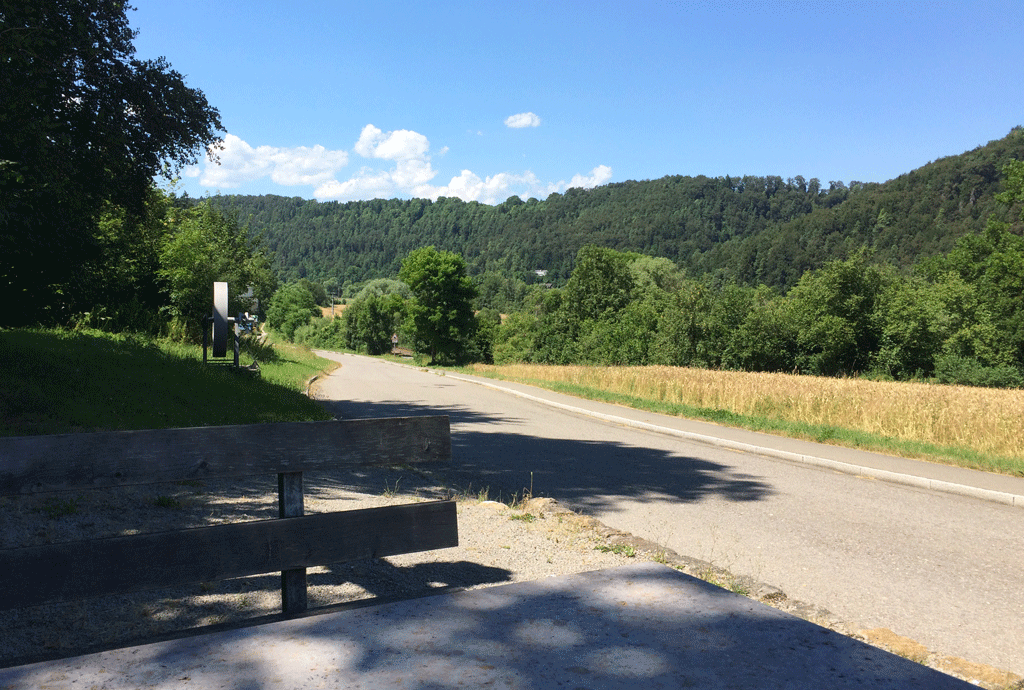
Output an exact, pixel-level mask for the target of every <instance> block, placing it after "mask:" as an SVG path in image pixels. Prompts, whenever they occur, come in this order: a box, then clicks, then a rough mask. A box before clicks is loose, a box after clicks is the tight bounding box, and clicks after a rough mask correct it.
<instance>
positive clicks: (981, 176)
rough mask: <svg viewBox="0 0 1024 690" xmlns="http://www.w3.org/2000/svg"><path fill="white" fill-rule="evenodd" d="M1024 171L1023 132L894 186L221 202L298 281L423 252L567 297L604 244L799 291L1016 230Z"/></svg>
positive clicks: (392, 268)
mask: <svg viewBox="0 0 1024 690" xmlns="http://www.w3.org/2000/svg"><path fill="white" fill-rule="evenodd" d="M1012 159H1024V129H1022V128H1021V127H1016V128H1014V129H1013V130H1012V131H1011V132H1010V133H1009V134H1008V135H1007V136H1006V137H1004V138H1003V139H998V140H995V141H992V142H989V144H987V145H986V146H981V147H978V148H976V149H974V150H973V151H969V152H967V153H964V154H961V155H958V156H950V157H947V158H942V159H939V160H937V161H934V162H932V163H929V164H927V165H924V166H922V167H920V168H918V169H916V170H914V171H912V172H909V173H906V174H904V175H901V176H900V177H898V178H896V179H894V180H890V181H889V182H885V183H881V184H879V183H868V184H864V183H860V182H850V183H845V184H844V183H843V182H829V183H827V184H822V183H821V182H820V181H819V180H817V179H810V180H806V179H804V178H803V177H800V176H797V177H796V178H790V179H782V178H781V177H777V176H768V177H755V176H744V177H728V176H727V177H718V178H709V177H704V176H698V177H683V176H672V177H664V178H661V179H657V180H650V181H640V182H637V181H629V182H621V183H615V184H609V185H604V186H601V187H596V188H593V189H588V190H585V189H570V190H568V191H566V192H565V193H564V194H557V193H556V194H552V195H551V196H549V197H548V198H547V199H544V200H537V199H530V200H528V201H525V202H524V201H522V200H520V199H519V198H518V197H512V198H510V199H508V200H507V201H505V202H504V203H502V204H498V205H496V206H489V205H486V204H481V203H477V202H464V201H461V200H460V199H456V198H443V197H442V198H440V199H438V200H437V201H434V202H431V201H429V200H425V199H411V200H401V199H392V200H389V201H383V200H374V201H359V202H349V203H338V202H326V203H320V202H316V201H309V200H305V199H300V198H286V197H280V196H220V197H215V198H214V199H212V201H213V203H214V204H215V205H217V206H220V207H223V208H227V209H232V210H234V211H237V212H238V213H239V214H240V216H241V218H242V219H245V218H249V219H251V223H252V227H253V229H254V230H257V231H261V232H262V233H263V234H264V238H265V241H266V245H267V247H268V248H269V249H271V250H272V251H273V252H274V253H275V255H276V261H277V265H278V268H279V270H280V273H281V276H282V278H284V279H285V280H292V279H296V278H300V277H306V278H309V279H312V280H317V281H321V280H325V279H328V278H332V277H333V278H336V279H337V280H338V282H339V283H342V284H343V283H346V282H347V283H356V282H360V281H363V280H366V279H370V278H378V277H391V276H394V275H397V273H398V269H399V265H400V262H401V260H402V258H403V257H405V256H406V255H407V254H408V253H409V252H410V251H412V250H413V249H416V248H419V247H423V246H426V245H434V246H435V247H437V248H438V249H443V250H449V251H454V252H457V253H459V254H461V255H462V256H463V257H465V259H466V262H467V264H468V266H469V270H470V273H471V274H478V273H483V272H485V271H496V272H499V273H503V274H505V275H508V276H515V277H519V278H524V279H528V278H531V277H532V276H533V273H532V272H533V271H534V270H535V269H546V270H547V271H548V277H547V278H545V280H546V281H551V282H554V283H561V282H563V281H564V280H566V279H567V278H568V276H569V274H570V272H571V271H572V267H573V266H572V264H573V260H574V258H575V256H576V253H577V251H578V250H579V249H580V247H581V246H583V245H586V244H596V245H600V246H603V247H609V248H612V249H616V250H619V251H635V252H640V253H643V254H649V255H652V256H664V257H668V258H669V259H671V260H673V261H675V262H676V263H678V264H679V265H680V266H681V267H683V268H685V269H686V271H687V273H688V274H689V275H691V276H701V275H712V276H716V277H718V278H721V279H725V280H729V279H736V280H738V281H740V282H742V283H747V284H759V283H763V284H766V285H771V286H776V287H780V288H788V287H791V286H792V285H794V284H795V283H796V281H797V280H798V279H799V277H800V275H802V274H803V272H804V271H806V270H807V269H811V268H816V267H819V266H821V265H822V264H823V263H824V262H826V261H828V260H830V259H836V258H839V259H842V258H846V257H847V256H848V255H849V254H850V253H852V252H854V251H856V250H858V249H859V248H861V247H864V246H866V247H868V248H869V250H871V251H872V252H873V256H874V258H875V260H877V261H884V262H888V263H892V264H895V265H897V266H902V267H906V266H909V265H912V264H914V263H916V262H917V261H918V260H919V259H921V258H924V257H927V256H932V255H935V254H940V253H945V252H946V251H948V250H949V249H950V248H952V246H953V244H954V242H955V241H956V239H957V238H958V237H960V236H961V235H963V234H965V233H967V232H971V231H976V230H979V229H981V228H982V227H984V224H985V221H986V219H987V218H988V217H989V216H990V215H991V214H993V213H994V214H997V216H998V217H999V218H1001V219H1004V220H1009V219H1010V218H1011V215H1010V214H1009V212H1008V209H1006V208H1005V205H1000V204H998V203H997V202H995V200H994V198H993V196H994V194H996V193H997V192H998V191H999V190H1000V188H1001V184H1000V177H1001V171H1002V168H1003V166H1004V165H1005V164H1006V163H1007V162H1008V161H1010V160H1012ZM1012 217H1013V218H1015V217H1016V215H1014V216H1012Z"/></svg>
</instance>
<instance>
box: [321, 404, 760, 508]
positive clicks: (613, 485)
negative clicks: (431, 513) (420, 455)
mask: <svg viewBox="0 0 1024 690" xmlns="http://www.w3.org/2000/svg"><path fill="white" fill-rule="evenodd" d="M322 404H324V405H325V407H326V408H327V409H328V411H330V412H331V413H332V414H334V415H335V416H337V417H339V418H341V419H357V418H364V419H368V418H375V417H410V416H418V415H448V416H449V418H450V419H451V424H452V458H453V460H452V465H451V467H450V468H447V469H445V470H444V471H443V473H442V474H443V476H444V481H445V483H446V484H447V485H448V486H449V487H452V488H455V489H457V490H462V491H468V492H470V493H475V492H478V491H482V490H487V492H488V495H489V497H490V498H496V499H499V500H500V499H505V498H511V497H515V496H521V495H522V494H523V493H524V491H526V492H530V493H532V495H534V496H550V497H552V498H556V499H558V500H560V501H564V502H565V503H567V504H568V505H570V506H571V507H573V508H575V509H578V510H583V511H585V512H586V511H590V510H593V511H597V510H604V509H613V505H614V503H615V500H616V499H617V498H630V499H632V500H639V501H656V500H672V501H683V502H697V501H701V500H704V499H706V498H710V497H719V498H724V499H726V500H729V501H758V500H762V499H764V498H767V497H768V496H770V495H771V493H772V487H771V485H770V484H769V483H768V482H767V481H765V479H764V478H763V477H757V476H752V475H749V474H745V473H742V472H736V471H735V470H734V469H733V468H731V467H729V466H728V465H723V464H720V463H715V462H710V461H708V460H702V459H699V458H694V457H689V456H686V455H680V454H675V453H670V452H666V451H663V450H659V449H652V448H644V447H639V446H634V445H627V444H621V443H608V442H595V441H580V440H566V439H557V438H540V437H537V436H532V435H530V433H529V429H527V428H524V429H523V432H522V433H509V432H508V431H497V430H492V429H491V428H489V427H494V428H495V429H497V428H498V424H499V423H500V424H501V427H500V428H501V429H507V428H508V425H509V424H512V425H513V426H514V425H516V423H517V422H518V421H519V420H516V419H514V418H511V417H509V418H505V417H498V416H493V415H482V414H478V413H475V412H473V411H470V410H466V409H464V408H459V407H455V408H448V407H438V406H430V405H416V404H410V403H408V402H405V401H394V402H391V401H385V402H376V403H366V402H358V403H349V402H345V401H331V402H327V401H324V402H323V403H322ZM352 488H353V490H360V489H359V488H357V487H352ZM365 490H367V491H368V492H369V493H373V492H379V491H380V486H379V485H378V486H374V487H366V488H365Z"/></svg>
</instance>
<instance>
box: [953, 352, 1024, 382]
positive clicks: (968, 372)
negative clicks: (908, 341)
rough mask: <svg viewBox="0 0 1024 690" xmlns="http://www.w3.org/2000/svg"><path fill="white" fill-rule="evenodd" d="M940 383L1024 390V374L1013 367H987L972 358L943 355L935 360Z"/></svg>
mask: <svg viewBox="0 0 1024 690" xmlns="http://www.w3.org/2000/svg"><path fill="white" fill-rule="evenodd" d="M935 380H936V381H938V382H939V383H947V384H954V385H960V386H979V387H983V388H1024V374H1022V373H1021V371H1020V369H1017V368H1016V367H1011V366H1005V365H1004V366H986V365H984V364H982V363H981V362H979V361H978V360H976V359H974V358H972V357H959V356H957V355H941V356H939V357H936V358H935Z"/></svg>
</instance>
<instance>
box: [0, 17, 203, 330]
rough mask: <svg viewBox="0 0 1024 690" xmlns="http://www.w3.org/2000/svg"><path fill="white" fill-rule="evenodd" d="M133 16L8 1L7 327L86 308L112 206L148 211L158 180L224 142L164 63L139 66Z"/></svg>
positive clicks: (2, 225) (1, 132) (3, 183)
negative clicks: (85, 284)
mask: <svg viewBox="0 0 1024 690" xmlns="http://www.w3.org/2000/svg"><path fill="white" fill-rule="evenodd" d="M129 9H131V8H130V7H129V6H128V5H127V4H125V3H124V2H120V1H118V0H46V1H43V2H25V1H24V0H14V1H11V0H2V1H0V94H2V96H0V303H2V304H3V305H4V308H3V310H2V311H0V323H7V324H17V323H27V322H33V321H45V320H47V318H49V319H50V320H53V319H58V318H60V317H61V316H62V315H63V314H64V313H65V312H67V311H69V310H73V309H75V308H76V307H78V306H79V305H77V304H76V302H75V297H76V293H77V283H78V279H79V277H80V276H81V273H82V270H81V267H82V266H83V264H84V263H86V262H87V261H88V260H89V259H91V258H94V257H96V256H97V255H98V254H99V252H100V247H99V244H100V243H99V242H98V241H97V237H96V235H97V221H98V218H99V216H100V213H101V210H102V209H103V207H104V204H107V203H111V204H114V205H116V206H120V207H124V208H125V209H126V210H127V211H128V212H130V213H134V212H138V213H141V212H142V211H143V206H144V204H145V201H146V199H147V193H146V192H147V189H148V188H149V187H150V186H151V185H152V180H153V176H154V175H156V174H159V173H164V174H168V175H169V174H172V173H173V172H176V171H177V170H179V169H180V168H181V166H184V165H188V164H191V163H195V162H196V160H197V153H198V152H200V151H204V150H206V149H207V147H209V146H211V145H216V144H217V143H218V141H219V139H218V132H220V131H222V127H221V123H220V116H219V114H218V112H217V110H216V109H215V108H213V107H211V106H210V105H209V103H208V102H207V100H206V97H205V96H204V95H203V93H202V92H201V91H199V90H197V89H192V88H189V87H188V86H187V85H186V84H185V81H184V79H183V78H182V76H181V75H180V74H179V73H178V72H176V71H174V70H173V69H171V66H170V65H169V64H168V62H167V61H166V60H165V59H164V58H158V59H156V60H138V59H136V57H135V48H134V46H133V44H132V41H133V40H134V38H135V35H136V32H135V31H133V30H132V29H131V28H130V27H129V25H128V18H127V14H126V13H127V11H128V10H129Z"/></svg>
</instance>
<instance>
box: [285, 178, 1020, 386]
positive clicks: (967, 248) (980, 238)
mask: <svg viewBox="0 0 1024 690" xmlns="http://www.w3.org/2000/svg"><path fill="white" fill-rule="evenodd" d="M1004 172H1005V176H1004V177H1005V190H1004V191H1002V192H1000V193H997V194H996V195H995V196H994V200H995V201H996V203H998V204H1002V205H1003V206H1004V207H1006V209H1014V214H1016V219H1017V220H1018V221H1020V220H1024V211H1021V210H1020V209H1021V204H1022V203H1024V162H1020V161H1015V162H1011V163H1009V164H1008V165H1006V166H1005V168H1004ZM1004 211H1005V209H1004ZM1003 216H1005V213H993V214H992V215H991V216H990V217H989V218H988V219H987V221H986V224H985V227H984V228H983V229H982V230H980V231H978V232H975V233H971V234H968V235H965V236H963V237H961V238H960V239H959V240H958V241H957V242H956V243H955V245H954V246H953V248H952V249H951V250H950V251H949V252H946V253H944V254H940V255H936V256H931V257H928V258H926V259H923V260H921V261H919V262H918V263H917V264H915V265H914V266H913V267H912V268H911V270H909V271H900V270H898V269H897V268H896V267H894V266H892V265H891V264H886V263H879V262H877V260H876V257H874V256H873V255H872V250H870V249H868V248H867V247H863V248H861V249H860V250H859V251H857V252H855V253H854V254H853V255H852V256H851V257H849V258H846V259H841V260H840V259H836V260H832V261H829V262H827V263H826V264H825V265H824V266H822V267H821V268H818V269H814V270H810V271H806V272H805V273H803V275H801V277H800V278H799V280H797V282H796V284H795V285H794V286H792V287H791V288H789V289H777V288H772V287H769V286H765V285H759V286H757V287H751V286H747V285H743V284H741V283H739V282H738V281H728V282H722V281H720V280H715V279H714V278H712V277H708V276H704V277H702V278H693V277H690V276H688V275H687V272H686V271H685V270H683V268H682V267H680V266H679V265H678V264H676V263H675V262H673V261H671V260H669V259H667V258H665V257H651V256H647V255H643V254H639V253H635V252H622V251H618V250H615V249H611V248H609V247H602V246H598V245H586V246H584V247H583V248H581V249H580V250H579V252H578V253H577V256H576V258H575V262H574V268H573V270H572V272H571V274H570V276H569V279H568V280H567V282H566V284H565V285H564V286H563V287H548V286H541V285H527V284H526V283H525V282H523V281H519V280H517V279H514V278H512V279H510V278H503V277H501V276H499V275H498V274H495V273H488V274H485V275H484V276H481V277H478V278H477V279H476V280H470V278H469V276H468V274H467V264H466V262H465V261H464V260H463V259H462V257H461V256H459V255H458V254H455V253H452V252H439V251H438V250H436V249H435V248H434V247H427V248H423V249H418V250H415V251H413V252H411V253H410V254H409V255H408V256H407V257H406V258H405V259H404V260H403V262H402V269H401V271H400V272H399V275H398V280H394V279H378V280H374V281H371V282H369V283H368V284H367V285H365V286H364V287H363V289H362V290H361V291H360V292H359V293H358V294H357V295H356V296H355V298H354V299H352V300H351V301H350V302H349V304H348V305H347V308H346V309H345V311H344V312H343V315H342V316H340V317H338V318H336V319H334V320H327V319H312V320H311V319H310V318H309V313H310V312H307V313H306V314H305V316H304V318H303V319H302V322H301V323H300V324H298V325H296V326H295V328H293V329H291V332H290V335H291V336H292V337H294V338H295V339H297V340H299V341H302V342H307V343H310V344H313V345H317V346H321V347H342V348H350V349H354V350H361V351H364V352H369V353H370V354H381V353H384V352H386V351H388V350H389V349H390V347H391V341H390V337H391V334H402V335H401V337H402V341H403V342H404V343H408V344H410V345H412V346H413V347H414V348H416V349H418V350H420V351H425V352H429V353H430V354H431V355H432V357H433V359H435V360H437V361H444V362H459V361H469V360H476V361H486V362H495V363H499V364H502V363H510V362H537V363H549V364H595V365H651V364H663V365H670V366H693V367H705V368H716V369H734V370H745V371H784V372H797V373H806V374H813V375H825V376H835V375H865V374H866V375H870V376H874V377H882V378H889V379H897V380H907V379H935V380H938V381H940V382H946V383H962V384H969V385H983V386H1001V387H1020V386H1022V385H1024V300H1022V299H1021V298H1022V296H1024V237H1022V236H1021V234H1020V232H1019V227H1020V226H1019V223H1018V225H1016V226H1015V225H1012V224H1011V223H1008V222H1005V221H1002V220H1000V219H999V218H1000V217H1003ZM295 286H296V288H295V289H299V288H300V287H301V285H300V283H295ZM425 286H431V289H433V290H434V291H435V292H434V293H431V294H432V296H430V297H428V296H426V295H427V293H426V292H424V290H425V289H426V288H425ZM303 289H305V288H303ZM306 292H307V293H308V292H309V291H308V290H306ZM279 294H280V293H279ZM437 295H442V296H443V297H438V296H437ZM310 299H311V297H310V298H309V299H307V302H309V300H310ZM470 305H472V308H473V309H475V315H474V312H473V311H470V309H471V307H470ZM499 310H500V311H499ZM456 314H457V315H458V316H456ZM502 314H504V318H502ZM272 325H273V324H272ZM431 328H432V329H434V331H430V330H429V329H431ZM428 332H432V333H437V332H443V333H444V334H445V335H444V338H446V339H447V340H446V345H445V346H444V347H440V348H439V347H437V345H436V341H434V340H432V338H433V337H435V336H432V335H427V333H428Z"/></svg>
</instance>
